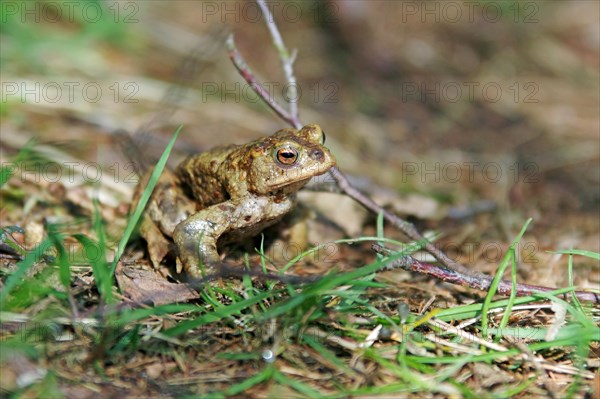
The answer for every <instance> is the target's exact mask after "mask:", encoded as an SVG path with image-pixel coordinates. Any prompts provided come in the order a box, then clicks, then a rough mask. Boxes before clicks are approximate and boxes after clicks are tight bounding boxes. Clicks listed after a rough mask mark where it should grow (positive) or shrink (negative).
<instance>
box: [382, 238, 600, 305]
mask: <svg viewBox="0 0 600 399" xmlns="http://www.w3.org/2000/svg"><path fill="white" fill-rule="evenodd" d="M373 249H374V250H375V252H377V253H379V254H381V255H384V256H389V255H392V252H391V251H390V250H389V249H387V248H383V247H382V246H380V245H377V244H374V245H373ZM387 268H388V269H393V268H400V269H403V270H407V271H410V272H413V273H419V274H427V275H429V276H433V277H435V278H437V279H440V280H442V281H445V282H447V283H451V284H457V285H462V286H464V287H471V288H475V289H478V290H482V291H487V290H488V289H489V288H490V286H491V285H492V280H493V277H492V276H487V275H485V274H482V273H474V272H473V271H472V270H469V273H461V272H459V271H457V270H451V269H446V268H443V267H439V266H434V265H431V264H429V263H425V262H420V261H418V260H416V259H415V258H413V257H412V256H405V257H403V258H400V259H397V260H394V261H392V262H390V264H389V265H388V267H387ZM556 289H557V288H551V287H544V286H541V285H530V284H521V283H519V284H517V285H516V286H515V290H516V293H517V295H518V296H526V295H535V293H536V292H550V291H554V290H556ZM511 291H512V283H511V282H510V281H506V280H501V281H500V284H499V285H498V294H500V295H510V293H511ZM565 295H566V296H570V295H571V294H570V293H568V294H565ZM575 296H576V297H577V298H579V299H580V300H582V301H586V302H596V303H600V295H598V294H596V293H594V292H588V291H575Z"/></svg>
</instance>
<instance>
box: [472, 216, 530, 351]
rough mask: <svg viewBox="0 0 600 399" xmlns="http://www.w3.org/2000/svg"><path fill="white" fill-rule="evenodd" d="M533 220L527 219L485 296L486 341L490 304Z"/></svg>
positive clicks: (483, 327) (484, 333) (512, 301)
mask: <svg viewBox="0 0 600 399" xmlns="http://www.w3.org/2000/svg"><path fill="white" fill-rule="evenodd" d="M532 220H533V219H531V218H529V219H527V221H526V222H525V225H524V226H523V228H521V231H520V232H519V234H518V235H517V237H515V239H514V240H513V243H512V244H511V246H510V249H509V251H508V253H507V254H506V255H505V256H504V259H502V263H501V264H500V266H499V267H498V270H497V271H496V275H495V276H494V279H493V280H492V284H490V289H489V290H488V293H487V295H486V296H485V300H484V301H483V308H482V310H481V312H482V313H481V335H482V336H483V338H484V339H486V336H487V325H488V320H487V315H488V311H489V309H490V304H491V303H492V299H493V298H494V295H496V291H498V286H499V285H500V281H501V280H502V275H503V274H504V272H505V271H506V267H507V266H508V262H510V261H511V260H512V259H513V258H514V256H515V248H516V247H517V245H518V244H519V241H521V238H522V237H523V234H525V230H527V227H528V226H529V224H530V223H531V221H532ZM514 288H515V286H514V284H513V287H512V291H513V292H514ZM513 303H514V297H513V298H512V300H509V302H508V304H513ZM511 306H512V305H511Z"/></svg>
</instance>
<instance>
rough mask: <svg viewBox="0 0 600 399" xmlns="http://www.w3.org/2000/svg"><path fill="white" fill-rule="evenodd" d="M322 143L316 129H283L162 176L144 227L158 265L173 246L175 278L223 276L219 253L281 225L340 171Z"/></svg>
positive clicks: (190, 161) (143, 184)
mask: <svg viewBox="0 0 600 399" xmlns="http://www.w3.org/2000/svg"><path fill="white" fill-rule="evenodd" d="M324 142H325V134H324V133H323V131H322V130H321V128H320V127H319V126H317V125H306V126H304V127H303V128H302V129H300V130H294V129H283V130H280V131H278V132H276V133H275V134H273V135H271V136H268V137H263V138H260V139H258V140H255V141H252V142H250V143H248V144H244V145H231V146H227V147H218V148H215V149H213V150H211V151H208V152H204V153H201V154H198V155H194V156H191V157H189V158H187V159H186V160H184V161H183V162H182V163H181V164H180V165H179V166H178V167H177V168H176V170H175V171H174V172H171V171H168V170H165V171H164V172H163V175H162V176H161V178H160V180H159V181H158V183H157V185H156V187H155V189H154V192H153V194H152V196H151V198H150V200H149V202H148V205H147V207H146V210H145V212H144V215H143V219H142V224H141V227H140V233H141V235H142V236H143V237H144V239H145V240H146V241H147V243H148V252H149V254H150V259H151V261H152V263H153V265H154V266H155V267H158V266H159V265H160V263H161V262H162V261H163V259H164V258H165V256H166V255H167V254H168V253H169V251H170V247H171V246H172V245H171V240H172V241H173V242H174V243H175V247H176V254H177V270H178V272H180V271H181V268H182V267H183V270H185V272H186V273H187V275H188V276H189V277H192V278H199V277H201V276H202V274H203V273H206V274H211V273H215V272H218V265H219V263H220V261H221V258H220V255H219V252H218V249H217V248H219V247H220V246H221V245H222V244H224V243H231V242H239V241H241V240H244V239H245V238H249V237H252V236H256V235H257V234H258V233H260V232H261V231H262V230H263V229H265V228H266V227H269V226H271V225H273V224H275V223H277V222H278V221H279V220H281V219H282V218H283V216H285V215H286V214H287V213H289V212H290V211H291V210H292V209H293V208H294V206H295V200H296V192H297V191H298V190H299V189H300V188H302V187H303V186H304V185H305V184H306V183H307V182H308V181H309V180H310V179H311V178H312V177H313V176H317V175H321V174H323V173H325V172H327V171H328V170H329V169H330V168H331V167H332V166H334V165H335V159H334V158H333V156H332V155H331V153H330V151H329V150H328V149H327V148H326V147H324ZM149 177H150V173H146V175H145V176H144V177H143V178H142V179H141V181H140V183H139V184H138V187H137V189H136V194H135V196H134V203H136V202H137V201H139V197H140V195H141V193H142V192H143V191H144V189H145V187H146V185H147V183H148V179H149ZM201 267H202V268H203V269H204V270H203V272H202V270H201Z"/></svg>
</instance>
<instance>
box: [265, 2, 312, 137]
mask: <svg viewBox="0 0 600 399" xmlns="http://www.w3.org/2000/svg"><path fill="white" fill-rule="evenodd" d="M256 3H257V4H258V6H259V7H260V9H261V11H262V13H263V18H264V19H265V22H266V24H267V27H268V28H269V33H271V38H273V45H274V46H275V48H276V49H277V53H278V54H279V59H280V60H281V66H282V68H283V73H284V74H285V80H286V81H287V84H286V89H287V93H286V97H287V98H286V100H287V102H288V104H290V116H291V117H292V120H293V121H294V123H292V125H293V126H294V128H296V129H299V128H300V127H302V124H301V123H300V117H299V114H298V89H297V86H296V84H297V83H296V77H295V76H294V67H293V64H294V59H295V58H296V54H295V53H294V54H292V55H291V56H290V53H289V51H288V49H287V47H286V46H285V44H284V43H283V39H282V38H281V34H280V33H279V29H278V28H277V25H276V24H275V19H274V18H273V14H271V11H270V10H269V8H268V7H267V5H266V4H265V1H264V0H256Z"/></svg>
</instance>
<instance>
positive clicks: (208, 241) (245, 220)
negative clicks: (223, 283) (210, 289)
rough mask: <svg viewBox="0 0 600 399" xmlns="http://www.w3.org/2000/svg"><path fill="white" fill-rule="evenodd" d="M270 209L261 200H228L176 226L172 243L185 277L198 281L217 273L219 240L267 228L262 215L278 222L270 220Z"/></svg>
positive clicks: (255, 198) (271, 215)
mask: <svg viewBox="0 0 600 399" xmlns="http://www.w3.org/2000/svg"><path fill="white" fill-rule="evenodd" d="M272 208H273V207H272V206H271V205H270V204H269V201H267V200H264V199H262V198H257V197H251V198H244V199H231V200H229V201H225V202H222V203H220V204H216V205H213V206H211V207H208V208H206V209H203V210H201V211H199V212H198V213H196V214H194V215H192V216H190V217H189V218H188V219H186V220H184V221H183V222H181V223H179V224H178V225H177V227H176V228H175V231H174V233H173V240H174V241H175V244H176V246H177V249H178V250H179V260H180V261H181V263H182V264H183V268H184V270H185V272H186V273H187V275H188V276H189V277H192V278H201V277H202V275H210V274H214V273H217V272H218V271H219V269H218V266H219V264H220V263H221V258H220V256H219V252H218V251H217V241H218V240H219V237H221V236H222V235H223V234H225V233H231V234H232V236H234V237H235V236H239V237H240V238H242V237H243V236H245V235H246V234H240V233H242V232H246V233H255V231H254V230H255V229H254V227H258V226H262V227H266V225H265V222H266V221H265V215H268V217H267V219H271V220H272V221H276V220H275V219H277V218H273V216H274V215H273V214H274V213H277V212H273V209H272ZM267 224H271V223H267ZM200 267H202V268H203V269H204V272H201V268H200Z"/></svg>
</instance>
